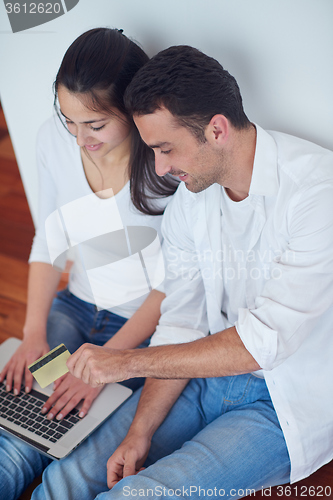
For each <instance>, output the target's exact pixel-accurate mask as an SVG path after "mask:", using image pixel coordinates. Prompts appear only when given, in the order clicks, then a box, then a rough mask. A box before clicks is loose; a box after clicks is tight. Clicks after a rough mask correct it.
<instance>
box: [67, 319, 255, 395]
mask: <svg viewBox="0 0 333 500" xmlns="http://www.w3.org/2000/svg"><path fill="white" fill-rule="evenodd" d="M67 365H68V368H69V371H70V372H71V373H72V374H73V375H74V376H75V377H77V378H81V379H82V380H83V381H84V382H85V383H87V384H90V385H92V386H93V387H97V386H99V385H101V384H105V383H108V382H120V381H122V380H127V379H129V378H133V377H150V378H165V379H188V378H197V377H223V376H228V375H238V374H241V373H249V372H252V371H255V370H259V369H260V366H259V365H258V363H257V362H256V361H255V359H254V358H253V356H252V355H251V354H250V353H249V352H248V351H247V350H246V348H245V346H244V344H243V342H242V341H241V339H240V337H239V335H238V333H237V330H236V328H235V327H231V328H228V329H227V330H224V331H223V332H219V333H216V334H215V335H210V336H208V337H205V338H202V339H198V340H195V341H194V342H188V343H185V344H176V345H166V346H158V347H149V348H147V349H140V350H118V351H117V350H113V349H108V348H106V347H98V346H93V345H90V344H84V345H83V346H81V347H80V348H79V349H78V350H77V351H76V352H75V353H74V354H73V355H72V356H71V357H70V358H69V360H68V362H67Z"/></svg>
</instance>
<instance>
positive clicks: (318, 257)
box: [151, 126, 333, 482]
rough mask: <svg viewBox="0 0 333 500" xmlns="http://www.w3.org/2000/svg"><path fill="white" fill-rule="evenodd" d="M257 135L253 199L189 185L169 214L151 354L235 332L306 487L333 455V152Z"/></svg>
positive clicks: (294, 468) (294, 472)
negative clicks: (306, 479) (264, 388)
mask: <svg viewBox="0 0 333 500" xmlns="http://www.w3.org/2000/svg"><path fill="white" fill-rule="evenodd" d="M256 128H257V145H256V154H255V161H254V167H253V175H252V181H251V186H250V191H249V196H248V198H246V200H244V201H243V202H240V205H239V206H238V207H236V206H234V207H233V205H236V203H235V202H232V201H231V200H230V199H228V196H227V194H226V192H225V191H224V188H222V187H221V186H220V185H218V184H214V185H212V186H211V187H209V188H208V189H206V190H205V191H203V192H201V193H197V194H194V193H191V192H189V191H188V190H187V189H186V187H185V186H184V185H183V184H181V185H180V187H179V188H178V191H177V193H176V195H175V196H174V197H173V200H172V201H171V203H170V204H169V206H168V207H167V210H166V213H165V216H164V219H163V224H162V231H163V235H164V245H165V255H166V261H167V262H166V266H167V280H166V285H165V290H166V295H167V297H166V299H165V300H164V301H163V303H162V308H161V312H162V316H161V319H160V323H159V326H158V327H157V329H156V332H155V334H154V335H153V337H152V341H151V345H162V344H168V343H183V342H189V341H192V340H196V339H198V338H201V337H204V336H206V335H208V333H209V332H210V333H211V334H214V333H217V332H219V331H222V330H224V329H225V328H228V327H230V326H235V327H236V329H237V332H238V334H239V336H240V338H241V339H242V341H243V343H244V345H245V347H246V348H247V350H248V351H249V352H250V353H251V354H252V356H253V357H254V358H255V360H256V361H257V362H258V364H259V365H260V366H261V367H262V370H261V371H260V373H259V375H262V376H264V377H265V380H266V384H267V387H268V389H269V392H270V395H271V398H272V402H273V404H274V407H275V410H276V412H277V415H278V418H279V421H280V425H281V427H282V430H283V433H284V436H285V439H286V443H287V447H288V451H289V455H290V459H291V482H295V481H298V480H300V479H301V478H303V477H305V476H307V475H309V474H311V473H312V472H313V471H315V470H316V469H318V468H319V467H320V466H321V465H323V464H324V463H326V462H328V461H329V460H331V458H332V456H333V448H332V442H333V398H332V396H331V395H332V386H333V363H332V359H333V335H332V331H333V305H332V304H333V215H332V214H333V153H332V152H331V151H328V150H325V149H323V148H321V147H319V146H317V145H315V144H312V143H310V142H307V141H304V140H301V139H298V138H295V137H292V136H289V135H286V134H282V133H278V132H266V131H264V130H263V129H261V128H260V127H258V126H257V127H256ZM242 204H243V205H242ZM233 209H235V211H233ZM235 214H238V215H235ZM235 217H238V218H237V219H235Z"/></svg>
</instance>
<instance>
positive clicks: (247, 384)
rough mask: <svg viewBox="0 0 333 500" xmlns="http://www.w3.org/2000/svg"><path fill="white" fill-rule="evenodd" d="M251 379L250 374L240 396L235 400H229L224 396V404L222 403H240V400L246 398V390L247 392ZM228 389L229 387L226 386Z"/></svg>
mask: <svg viewBox="0 0 333 500" xmlns="http://www.w3.org/2000/svg"><path fill="white" fill-rule="evenodd" d="M252 380H253V379H252V376H251V377H249V379H248V381H247V383H246V386H245V389H244V392H243V394H242V396H241V397H240V398H239V399H238V400H237V401H232V400H230V399H226V398H224V399H223V405H224V403H226V404H228V405H238V404H240V403H241V402H242V401H243V400H244V399H245V398H246V396H247V394H248V392H249V388H250V385H251V383H252ZM229 386H230V384H229ZM228 389H229V387H228Z"/></svg>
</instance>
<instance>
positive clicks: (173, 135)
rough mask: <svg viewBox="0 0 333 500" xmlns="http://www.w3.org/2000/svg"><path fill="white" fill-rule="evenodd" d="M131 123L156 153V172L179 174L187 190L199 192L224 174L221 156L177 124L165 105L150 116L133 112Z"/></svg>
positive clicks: (219, 152) (207, 143)
mask: <svg viewBox="0 0 333 500" xmlns="http://www.w3.org/2000/svg"><path fill="white" fill-rule="evenodd" d="M133 118H134V122H135V124H136V126H137V128H138V130H139V132H140V135H141V137H142V139H143V141H144V142H145V143H146V144H147V145H148V146H149V147H150V148H152V149H153V151H154V153H155V170H156V173H157V175H159V176H161V177H162V176H163V175H165V174H167V173H170V174H171V175H174V176H176V177H179V179H180V180H181V181H183V182H185V185H186V187H187V189H188V190H189V191H192V192H193V193H199V192H200V191H203V190H204V189H206V188H208V187H209V186H211V185H212V184H214V183H216V182H217V183H220V179H221V176H223V155H222V154H221V151H217V150H216V149H215V148H214V147H212V145H211V144H209V142H205V143H201V142H198V140H197V139H196V137H195V136H194V135H193V134H192V133H191V132H190V131H189V130H188V129H187V128H185V127H183V126H181V125H179V124H178V123H177V121H176V119H175V118H174V116H173V115H172V114H171V113H170V112H169V111H168V110H167V109H165V108H162V109H158V110H156V111H155V112H154V113H152V114H149V115H143V116H138V115H135V116H134V117H133Z"/></svg>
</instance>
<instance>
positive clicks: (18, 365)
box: [0, 338, 50, 394]
mask: <svg viewBox="0 0 333 500" xmlns="http://www.w3.org/2000/svg"><path fill="white" fill-rule="evenodd" d="M49 350H50V348H49V345H48V343H47V342H46V340H44V341H43V340H41V339H38V341H37V340H36V339H35V338H31V339H26V340H24V341H23V342H22V344H21V345H20V346H19V347H18V349H17V350H16V351H15V353H14V354H13V356H12V357H11V358H10V360H9V361H8V363H7V364H6V366H5V367H4V369H3V370H2V372H1V374H0V382H2V381H3V380H4V379H5V378H6V390H7V391H10V390H11V389H12V387H13V389H14V394H19V392H20V390H21V384H22V380H23V377H24V379H25V390H26V392H30V391H31V388H32V383H33V377H32V375H31V373H30V371H29V370H28V366H29V365H31V363H33V362H34V361H36V360H37V359H38V358H40V357H41V356H44V354H46V353H47V352H49Z"/></svg>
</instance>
